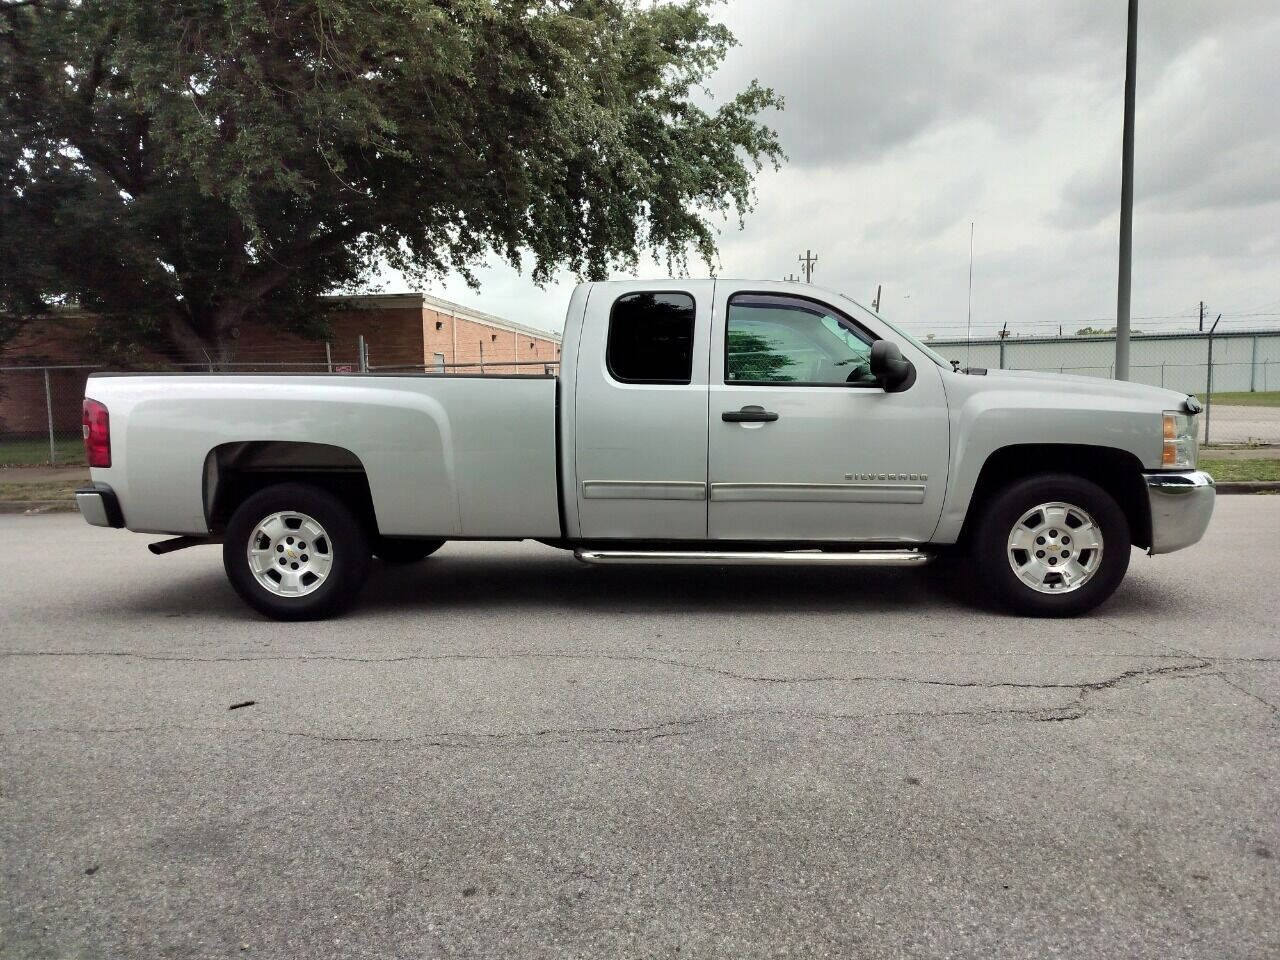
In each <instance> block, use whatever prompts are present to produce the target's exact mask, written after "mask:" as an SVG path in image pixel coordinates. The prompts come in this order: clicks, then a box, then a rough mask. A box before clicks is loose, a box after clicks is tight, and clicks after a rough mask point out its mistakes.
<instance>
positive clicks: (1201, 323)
mask: <svg viewBox="0 0 1280 960" xmlns="http://www.w3.org/2000/svg"><path fill="white" fill-rule="evenodd" d="M1200 332H1201V333H1204V301H1203V300H1201V301H1200Z"/></svg>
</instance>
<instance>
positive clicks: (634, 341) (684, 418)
mask: <svg viewBox="0 0 1280 960" xmlns="http://www.w3.org/2000/svg"><path fill="white" fill-rule="evenodd" d="M714 289H715V282H714V281H711V280H699V281H658V282H653V281H648V282H642V281H635V282H627V283H607V284H596V285H595V286H593V287H592V288H591V292H590V294H589V296H588V299H587V306H586V312H585V314H584V317H583V327H582V337H581V341H580V344H579V347H578V358H579V362H578V366H577V383H576V388H575V391H574V402H575V404H576V408H575V411H574V412H575V417H576V421H577V423H576V448H575V457H576V464H575V467H576V474H577V490H576V496H577V507H578V522H579V530H580V536H581V537H582V538H583V539H631V540H636V539H642V540H686V539H691V540H701V539H703V538H705V537H706V535H707V375H708V362H709V351H710V338H711V301H712V295H713V292H714Z"/></svg>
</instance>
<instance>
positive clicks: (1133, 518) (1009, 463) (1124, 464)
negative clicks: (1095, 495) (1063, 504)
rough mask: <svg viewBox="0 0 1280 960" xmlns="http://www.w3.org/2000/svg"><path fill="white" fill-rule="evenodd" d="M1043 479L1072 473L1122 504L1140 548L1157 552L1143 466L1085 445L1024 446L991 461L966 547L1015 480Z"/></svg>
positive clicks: (964, 538)
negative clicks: (980, 518) (994, 500)
mask: <svg viewBox="0 0 1280 960" xmlns="http://www.w3.org/2000/svg"><path fill="white" fill-rule="evenodd" d="M1037 473H1069V474H1072V475H1074V476H1077V477H1084V478H1085V479H1086V480H1091V481H1093V482H1094V483H1096V484H1097V485H1098V486H1100V487H1102V489H1104V490H1106V491H1107V492H1108V493H1109V494H1111V495H1112V496H1113V497H1115V498H1116V502H1117V503H1118V504H1119V505H1120V509H1121V510H1123V511H1124V515H1125V519H1127V520H1128V521H1129V537H1130V539H1131V540H1132V541H1133V544H1134V546H1138V547H1143V548H1146V547H1150V546H1151V508H1150V506H1149V504H1148V503H1147V496H1146V487H1145V486H1144V484H1143V482H1142V462H1141V461H1140V460H1139V459H1138V458H1137V457H1135V456H1134V455H1133V454H1131V453H1129V452H1128V451H1125V450H1116V449H1115V448H1113V447H1094V446H1088V445H1085V444H1056V443H1024V444H1016V445H1014V446H1009V447H1001V448H1000V449H999V450H997V451H995V452H994V453H992V454H991V456H989V457H988V458H987V461H986V463H984V464H983V465H982V472H981V473H980V474H979V475H978V482H977V485H976V486H975V487H974V490H973V497H972V498H971V499H970V500H969V510H968V513H967V514H966V516H965V521H964V527H963V529H962V530H961V533H960V542H961V543H962V544H967V543H968V539H969V537H970V535H971V534H972V532H973V525H974V524H975V523H976V519H975V518H976V516H977V514H978V513H979V512H980V509H979V508H980V507H981V506H982V505H983V504H985V503H987V502H988V501H989V500H990V499H991V496H992V494H994V493H995V492H996V491H997V490H999V489H1001V488H1002V487H1004V486H1007V485H1008V484H1010V483H1012V482H1013V481H1014V480H1020V479H1021V478H1023V477H1028V476H1031V475H1032V474H1037Z"/></svg>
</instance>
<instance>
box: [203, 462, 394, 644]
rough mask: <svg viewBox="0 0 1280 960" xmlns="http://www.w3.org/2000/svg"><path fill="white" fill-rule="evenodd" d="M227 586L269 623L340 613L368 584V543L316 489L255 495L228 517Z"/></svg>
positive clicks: (343, 510)
mask: <svg viewBox="0 0 1280 960" xmlns="http://www.w3.org/2000/svg"><path fill="white" fill-rule="evenodd" d="M222 565H223V567H224V568H225V569H226V571H227V578H228V579H229V580H230V581H231V585H232V586H233V587H234V588H235V590H236V593H238V594H240V597H241V599H243V600H244V601H245V602H246V603H248V604H249V606H251V607H253V608H254V609H255V610H257V611H258V612H260V613H263V614H266V615H267V616H268V617H272V618H274V619H276V620H316V619H319V618H321V617H327V616H330V615H332V614H334V613H337V612H339V611H340V610H342V609H344V608H345V607H347V606H348V605H349V604H350V603H351V601H352V600H354V599H355V597H356V594H358V593H359V591H360V588H361V587H362V586H363V585H364V581H365V579H366V578H367V577H368V576H369V540H368V537H367V536H366V534H365V531H364V528H363V527H362V526H361V524H360V522H359V520H358V519H356V517H355V515H354V514H353V513H352V512H351V510H350V509H349V508H348V507H347V506H346V505H345V504H344V503H343V502H342V501H341V500H339V499H338V498H337V497H335V496H333V495H332V494H331V493H328V492H326V491H324V490H321V489H319V488H317V487H312V486H308V485H306V484H300V483H282V484H278V485H276V486H272V487H267V488H266V489H264V490H260V491H258V492H257V493H255V494H254V495H253V496H251V497H249V498H248V499H247V500H245V502H244V503H242V504H241V505H240V507H239V508H238V509H237V510H236V512H235V513H234V514H232V516H231V522H230V523H229V524H228V525H227V530H226V535H225V538H224V540H223V544H222Z"/></svg>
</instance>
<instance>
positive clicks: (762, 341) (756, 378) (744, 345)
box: [728, 330, 795, 383]
mask: <svg viewBox="0 0 1280 960" xmlns="http://www.w3.org/2000/svg"><path fill="white" fill-rule="evenodd" d="M728 353H729V378H730V379H731V380H746V381H748V382H757V383H787V382H790V381H792V380H795V377H794V376H793V375H792V374H789V373H783V371H784V370H786V368H787V367H789V366H791V363H792V361H791V357H790V356H788V355H787V353H786V352H785V351H784V350H783V349H782V347H780V346H779V345H778V343H777V341H775V340H773V339H771V338H769V337H765V336H761V335H760V334H757V333H746V332H745V331H742V330H730V331H729V343H728Z"/></svg>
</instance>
